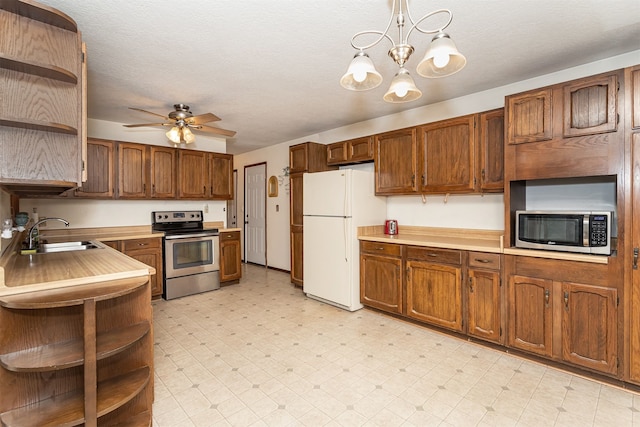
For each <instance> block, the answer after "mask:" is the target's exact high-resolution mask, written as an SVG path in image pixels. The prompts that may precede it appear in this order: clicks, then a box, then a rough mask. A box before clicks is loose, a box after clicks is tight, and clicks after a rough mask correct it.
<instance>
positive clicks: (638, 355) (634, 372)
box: [625, 80, 640, 383]
mask: <svg viewBox="0 0 640 427" xmlns="http://www.w3.org/2000/svg"><path fill="white" fill-rule="evenodd" d="M638 83H639V84H640V80H639V82H638ZM636 102H640V98H636ZM636 107H640V105H636ZM638 110H639V111H640V108H638ZM631 147H632V148H631V151H632V167H633V171H632V176H631V185H632V192H631V203H632V205H631V210H632V212H631V213H632V215H631V221H632V223H631V229H632V232H631V239H632V243H631V245H632V253H631V254H629V255H630V256H627V257H626V258H627V261H626V262H625V264H626V265H627V268H628V271H630V272H631V273H630V274H631V310H629V311H630V319H629V323H628V325H629V337H630V341H631V342H630V347H631V351H630V361H629V372H630V374H629V376H630V378H631V380H632V381H634V382H636V383H640V266H639V264H640V260H639V259H638V258H639V255H640V133H634V134H632V135H631Z"/></svg>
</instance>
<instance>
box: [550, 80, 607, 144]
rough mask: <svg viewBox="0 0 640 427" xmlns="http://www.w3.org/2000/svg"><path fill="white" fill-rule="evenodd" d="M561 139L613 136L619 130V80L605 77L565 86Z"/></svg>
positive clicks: (579, 81)
mask: <svg viewBox="0 0 640 427" xmlns="http://www.w3.org/2000/svg"><path fill="white" fill-rule="evenodd" d="M563 89H564V108H563V118H564V136H565V137H571V136H583V135H593V134H597V133H605V132H615V131H616V130H617V129H618V110H617V106H618V77H617V75H615V74H613V75H608V76H607V75H605V76H598V77H592V78H586V79H581V80H578V81H576V82H574V83H571V84H568V85H565V86H564V88H563Z"/></svg>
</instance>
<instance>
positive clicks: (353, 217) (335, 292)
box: [302, 169, 387, 311]
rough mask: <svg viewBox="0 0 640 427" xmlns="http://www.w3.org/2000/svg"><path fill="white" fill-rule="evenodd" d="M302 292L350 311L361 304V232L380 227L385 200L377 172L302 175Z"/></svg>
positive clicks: (384, 212)
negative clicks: (377, 191) (377, 183)
mask: <svg viewBox="0 0 640 427" xmlns="http://www.w3.org/2000/svg"><path fill="white" fill-rule="evenodd" d="M302 197H303V199H302V213H303V215H304V217H303V226H304V228H303V229H304V234H303V236H304V237H303V238H304V240H303V274H304V281H303V286H302V289H303V291H304V293H305V294H306V295H307V296H308V297H310V298H314V299H317V300H320V301H323V302H326V303H328V304H332V305H335V306H337V307H340V308H343V309H345V310H349V311H355V310H358V309H361V308H362V304H361V303H360V257H359V246H358V227H360V226H365V225H382V224H383V223H384V220H385V217H386V213H387V201H386V198H385V197H381V196H376V195H375V182H374V175H373V172H369V171H362V170H352V169H341V170H335V171H328V172H319V173H305V174H304V176H303V196H302Z"/></svg>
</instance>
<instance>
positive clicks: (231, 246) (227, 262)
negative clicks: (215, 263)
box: [220, 231, 242, 282]
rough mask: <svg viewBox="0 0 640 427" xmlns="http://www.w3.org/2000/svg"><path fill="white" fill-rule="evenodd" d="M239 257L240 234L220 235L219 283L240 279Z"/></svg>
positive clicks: (236, 232)
mask: <svg viewBox="0 0 640 427" xmlns="http://www.w3.org/2000/svg"><path fill="white" fill-rule="evenodd" d="M240 258H241V256H240V232H239V231H233V232H224V233H221V234H220V282H230V281H235V280H239V279H240V277H242V269H241V262H240V261H241V259H240Z"/></svg>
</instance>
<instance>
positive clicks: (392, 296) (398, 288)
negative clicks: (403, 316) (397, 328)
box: [360, 254, 402, 314]
mask: <svg viewBox="0 0 640 427" xmlns="http://www.w3.org/2000/svg"><path fill="white" fill-rule="evenodd" d="M401 272H402V259H401V258H392V257H383V256H376V255H371V254H362V255H360V302H361V303H362V304H364V305H366V306H369V307H374V308H378V309H380V310H384V311H388V312H391V313H398V314H400V313H402V273H401Z"/></svg>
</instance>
